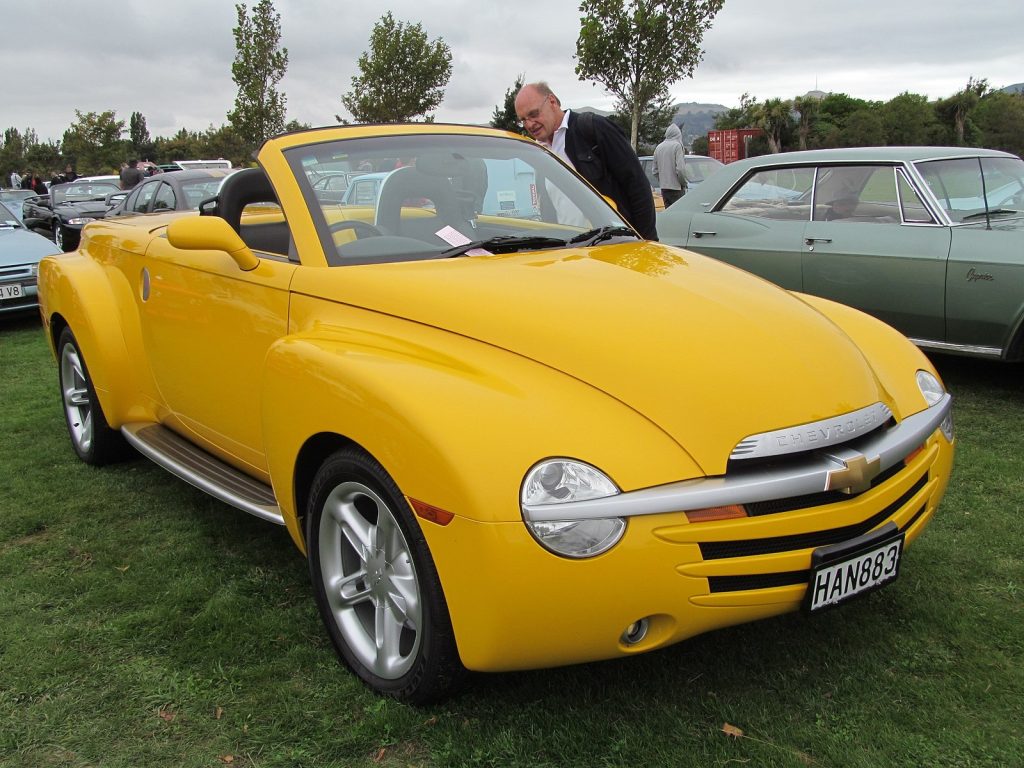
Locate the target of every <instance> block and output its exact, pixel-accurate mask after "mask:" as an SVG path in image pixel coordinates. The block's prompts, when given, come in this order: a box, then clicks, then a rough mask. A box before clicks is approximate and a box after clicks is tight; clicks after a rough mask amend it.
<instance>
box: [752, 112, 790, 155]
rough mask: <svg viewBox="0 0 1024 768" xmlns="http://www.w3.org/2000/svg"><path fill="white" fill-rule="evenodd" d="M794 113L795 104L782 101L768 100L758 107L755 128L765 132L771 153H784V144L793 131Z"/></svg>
mask: <svg viewBox="0 0 1024 768" xmlns="http://www.w3.org/2000/svg"><path fill="white" fill-rule="evenodd" d="M792 111H793V102H791V101H788V100H787V101H783V100H782V99H767V100H766V101H765V102H764V104H761V105H759V106H758V107H757V110H756V113H755V115H756V122H755V127H757V128H760V129H761V130H762V131H764V138H765V141H766V142H768V151H769V152H771V153H773V154H774V153H776V152H781V151H782V142H783V140H784V139H785V138H787V137H788V136H789V133H790V131H791V130H792V122H793V121H792V118H791V117H790V113H791V112H792Z"/></svg>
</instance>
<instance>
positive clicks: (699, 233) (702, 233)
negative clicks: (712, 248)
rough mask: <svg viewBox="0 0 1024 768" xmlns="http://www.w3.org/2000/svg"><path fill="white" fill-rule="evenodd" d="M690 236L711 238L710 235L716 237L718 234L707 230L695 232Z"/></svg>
mask: <svg viewBox="0 0 1024 768" xmlns="http://www.w3.org/2000/svg"><path fill="white" fill-rule="evenodd" d="M692 234H693V236H694V237H704V235H708V236H711V235H717V234H718V233H717V232H711V231H709V230H705V231H697V232H694V233H692Z"/></svg>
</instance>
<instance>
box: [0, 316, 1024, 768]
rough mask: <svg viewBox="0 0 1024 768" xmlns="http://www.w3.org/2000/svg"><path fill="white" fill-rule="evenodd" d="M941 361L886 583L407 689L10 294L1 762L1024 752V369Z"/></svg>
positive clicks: (1014, 758) (972, 761) (278, 549)
mask: <svg viewBox="0 0 1024 768" xmlns="http://www.w3.org/2000/svg"><path fill="white" fill-rule="evenodd" d="M937 364H938V366H939V368H940V370H941V372H942V374H943V376H944V377H945V379H946V383H947V386H948V387H949V388H950V390H951V391H952V392H953V394H954V396H955V398H956V401H955V411H954V412H955V416H956V421H957V432H958V439H959V453H958V456H957V463H956V469H955V472H954V476H953V480H952V482H951V485H950V489H949V492H948V494H947V496H946V500H945V502H944V504H943V506H942V508H941V509H940V510H939V514H938V515H937V516H936V518H935V520H934V522H933V523H932V525H931V526H930V528H929V529H928V530H927V531H926V532H925V534H924V536H923V537H921V538H920V539H919V540H918V541H917V542H916V544H915V545H914V546H913V547H911V548H910V549H909V550H908V552H907V554H906V557H905V559H904V563H903V565H902V568H901V575H900V578H899V579H898V580H897V581H896V582H895V583H894V584H893V585H892V586H890V587H888V588H886V589H884V590H881V591H879V592H876V593H873V594H871V595H869V596H866V597H865V598H864V599H862V600H860V601H857V602H855V603H853V604H851V605H848V606H846V607H844V608H843V609H841V610H835V611H830V612H828V613H826V614H824V615H821V616H816V617H814V618H813V619H808V618H805V617H803V616H802V615H796V614H794V615H791V616H787V617H783V618H780V619H774V620H770V621H765V622H761V623H759V624H752V625H747V626H742V627H737V628H734V629H730V630H725V631H720V632H717V633H714V634H710V635H706V636H703V637H698V638H695V639H693V640H691V641H688V642H685V643H682V644H679V645H677V646H674V647H672V648H669V649H666V650H664V651H661V652H657V653H653V654H648V655H646V656H641V657H636V658H632V659H628V660H623V661H614V662H605V663H599V664H590V665H584V666H578V667H571V668H564V669H556V670H545V671H538V672H528V673H521V674H507V675H479V676H475V677H473V678H472V679H471V681H470V683H469V686H468V688H467V689H466V690H465V692H464V693H462V694H461V695H460V696H459V697H457V698H455V699H453V700H451V701H449V702H447V703H445V704H443V705H440V706H435V707H430V708H424V709H417V708H413V707H409V706H406V705H403V704H399V703H396V702H394V701H391V700H387V699H382V698H378V697H377V696H375V695H373V694H371V693H369V692H368V691H367V690H366V689H365V688H364V687H363V686H362V685H361V684H359V683H358V682H357V681H356V680H355V678H354V677H353V676H352V675H351V674H349V673H348V672H347V670H346V669H345V668H344V667H343V666H341V665H340V664H339V663H338V661H337V660H336V658H335V655H334V652H333V650H332V649H331V647H330V643H329V641H328V640H327V637H326V634H325V632H324V631H323V630H322V628H321V624H320V621H319V619H318V617H317V615H316V609H315V607H314V604H313V600H312V596H311V592H310V588H309V584H308V579H307V573H306V568H305V563H304V561H303V559H302V558H301V556H300V555H299V554H298V552H297V551H296V550H295V548H294V547H293V545H292V543H291V541H290V540H289V539H288V537H287V535H286V534H285V533H284V531H283V530H282V529H279V528H277V527H276V526H272V525H269V524H266V523H262V522H260V521H259V520H257V519H255V518H252V517H249V516H247V515H245V514H243V513H241V512H238V511H236V510H234V509H232V508H230V507H227V506H224V505H222V504H220V503H217V502H215V501H212V500H210V499H208V498H207V497H205V496H204V495H203V494H202V493H200V492H199V491H197V490H194V489H193V488H192V487H190V486H188V485H186V484H184V483H182V482H181V481H178V480H176V479H175V478H173V477H171V476H170V475H168V474H167V473H165V472H164V471H163V470H160V469H158V468H157V467H156V466H154V465H151V464H150V463H148V462H146V461H145V460H143V459H138V460H136V461H133V462H130V463H126V464H120V465H117V466H113V467H106V468H103V469H94V468H91V467H88V466H86V465H84V464H82V463H80V462H79V461H78V460H77V459H76V458H75V456H74V453H73V452H72V450H71V447H70V444H69V441H68V437H67V433H66V429H65V425H64V421H63V416H62V413H61V408H60V403H59V399H58V392H57V375H56V366H55V363H54V361H53V360H52V359H51V357H50V355H49V351H48V349H47V348H46V345H45V343H44V340H43V337H42V332H41V330H40V327H39V324H38V321H36V320H34V319H32V318H30V319H28V320H23V321H10V320H5V321H4V322H3V324H2V325H0V377H2V379H0V381H2V392H3V396H2V403H3V408H2V420H0V425H2V426H0V467H2V468H3V485H2V488H0V766H3V767H4V768H6V767H7V766H25V767H26V768H29V767H30V768H43V767H46V766H95V767H96V768H107V767H112V766H132V767H133V768H137V767H138V766H146V768H156V767H158V766H167V767H168V768H170V767H174V768H178V767H180V766H188V767H191V766H225V765H232V766H245V767H246V768H249V767H250V766H253V767H257V766H258V767H260V768H270V766H282V767H288V768H294V767H298V766H391V767H394V766H530V767H531V768H532V767H536V766H630V767H631V768H641V767H644V766H673V767H677V766H929V767H931V766H958V767H963V768H975V767H980V766H992V767H993V768H995V767H998V768H1003V767H1005V766H1020V765H1024V610H1022V605H1024V599H1022V598H1024V594H1022V593H1024V565H1022V558H1024V555H1022V549H1024V548H1022V544H1024V384H1022V374H1024V368H1022V367H1021V366H1000V365H995V364H985V363H980V362H977V361H970V360H962V359H956V358H938V359H937ZM552 641H553V642H571V638H553V639H552ZM723 728H725V730H730V728H735V729H738V730H737V731H736V733H739V732H742V735H730V734H728V733H726V732H725V731H724V730H723Z"/></svg>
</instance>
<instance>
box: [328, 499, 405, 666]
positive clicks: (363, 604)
mask: <svg viewBox="0 0 1024 768" xmlns="http://www.w3.org/2000/svg"><path fill="white" fill-rule="evenodd" d="M319 533H320V535H319V549H318V554H319V559H320V572H321V578H322V580H323V586H324V590H325V592H326V599H327V603H328V605H329V606H330V611H331V614H332V616H333V618H334V622H335V623H336V625H337V627H338V629H339V630H340V632H341V634H342V636H343V637H344V638H345V642H346V644H347V645H348V647H349V648H350V649H351V651H352V653H353V654H354V655H355V656H356V658H357V659H358V660H359V662H360V663H361V664H363V666H365V667H366V669H368V670H370V671H372V673H373V674H374V675H377V676H378V677H380V678H383V679H387V680H395V679H397V678H399V677H401V676H402V675H404V674H406V673H407V672H408V671H409V670H410V669H411V668H412V666H413V664H414V663H415V662H416V659H417V655H418V652H419V648H420V643H421V642H422V635H423V605H422V598H421V592H420V585H419V580H418V578H417V575H416V568H415V566H414V565H413V559H412V553H411V552H410V550H409V545H408V543H407V542H406V539H405V535H404V534H403V533H402V529H401V527H400V526H399V524H398V521H397V519H396V518H395V515H394V513H393V512H392V510H391V509H390V508H389V507H388V505H387V504H386V503H385V502H384V501H383V499H381V497H380V496H378V495H377V494H376V493H374V491H373V490H371V489H370V488H368V487H367V486H365V485H363V484H362V483H359V482H354V481H348V482H343V483H340V484H339V485H337V486H336V487H335V488H334V489H333V490H332V491H331V493H330V495H329V496H328V497H327V499H326V501H325V502H324V506H323V514H322V515H321V517H320V532H319Z"/></svg>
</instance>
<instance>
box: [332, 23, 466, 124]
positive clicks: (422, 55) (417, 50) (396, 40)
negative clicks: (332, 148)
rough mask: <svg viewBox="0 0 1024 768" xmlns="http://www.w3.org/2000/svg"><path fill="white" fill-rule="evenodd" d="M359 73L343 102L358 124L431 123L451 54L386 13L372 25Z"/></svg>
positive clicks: (417, 26)
mask: <svg viewBox="0 0 1024 768" xmlns="http://www.w3.org/2000/svg"><path fill="white" fill-rule="evenodd" d="M359 71H360V73H361V74H360V75H359V76H357V77H356V76H354V77H353V78H352V90H351V91H349V92H348V93H346V94H344V95H343V96H342V97H341V103H342V104H344V105H345V109H347V110H348V111H349V112H351V113H352V116H353V117H355V119H356V122H360V123H404V122H410V121H412V120H415V119H416V118H418V117H422V118H424V120H426V121H427V122H432V121H433V115H431V114H430V113H431V112H433V111H434V110H435V109H437V107H438V105H439V104H440V103H441V100H442V99H443V98H444V89H445V86H447V85H448V80H449V78H450V77H451V75H452V52H451V49H450V48H449V47H448V44H447V43H446V42H445V41H444V40H443V39H442V38H438V39H436V40H433V41H431V40H428V39H427V33H426V32H424V31H423V25H422V24H407V23H406V22H403V21H395V17H394V16H392V15H391V12H390V11H388V12H387V13H385V14H384V15H383V16H381V18H380V21H378V22H377V23H376V24H375V25H374V26H373V32H371V33H370V50H369V51H364V52H363V54H362V55H361V56H360V57H359ZM337 119H338V122H343V119H342V118H340V117H338V118H337Z"/></svg>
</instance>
